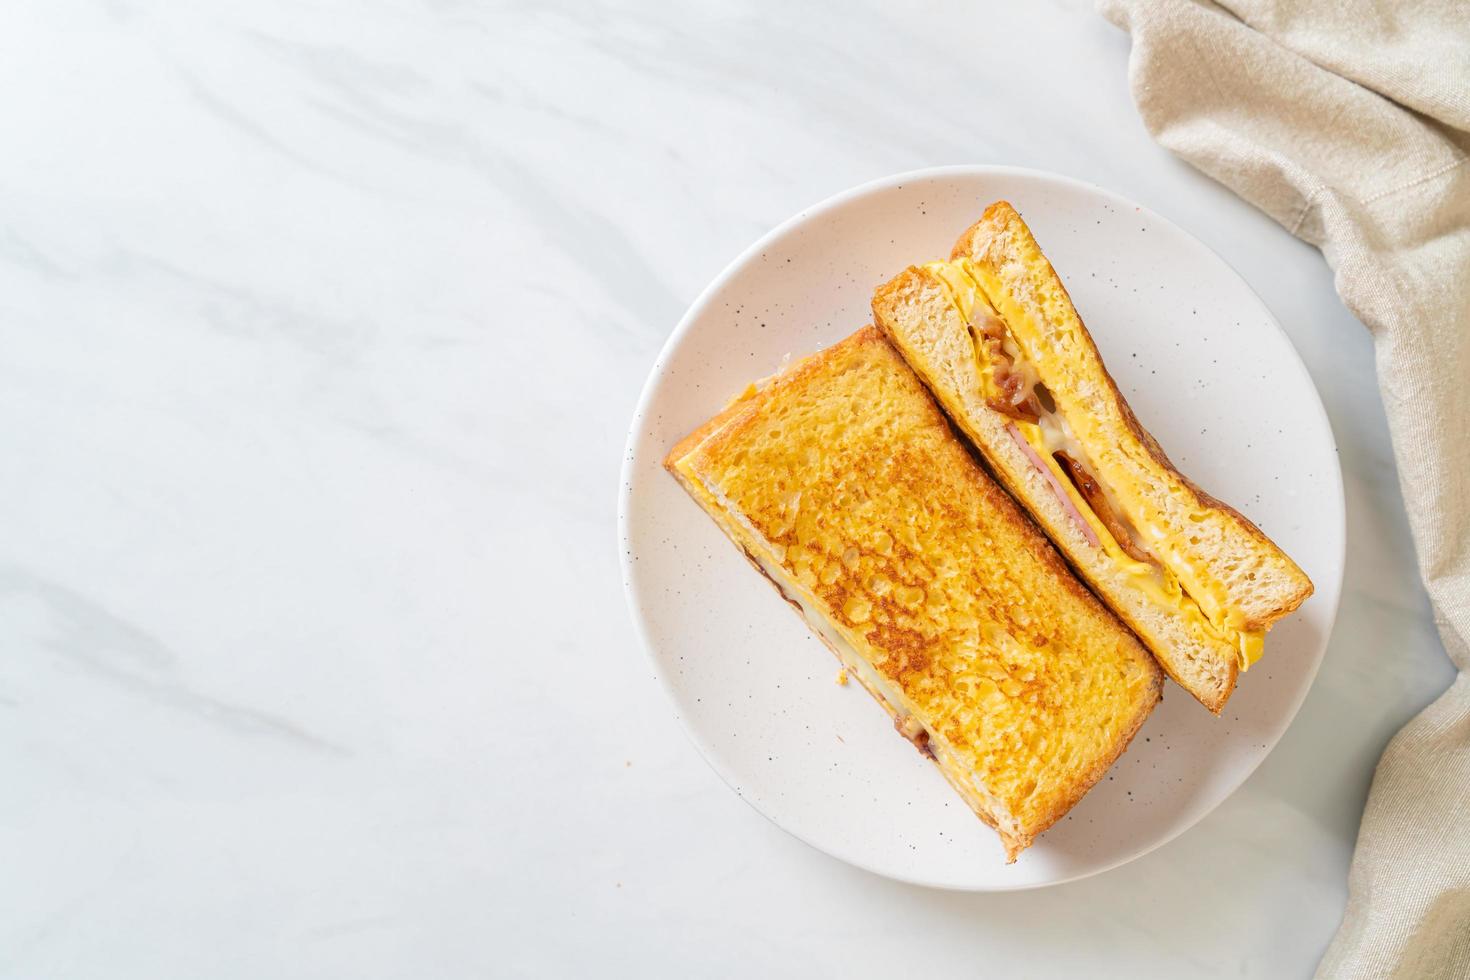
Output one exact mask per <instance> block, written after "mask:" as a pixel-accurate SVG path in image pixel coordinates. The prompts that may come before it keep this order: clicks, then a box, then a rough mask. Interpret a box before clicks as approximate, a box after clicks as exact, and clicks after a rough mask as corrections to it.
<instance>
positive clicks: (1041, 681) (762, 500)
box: [665, 327, 1162, 859]
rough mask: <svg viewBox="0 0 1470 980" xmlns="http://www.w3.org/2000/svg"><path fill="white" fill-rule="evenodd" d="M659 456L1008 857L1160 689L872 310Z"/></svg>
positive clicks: (1133, 646) (1119, 743) (1146, 660)
mask: <svg viewBox="0 0 1470 980" xmlns="http://www.w3.org/2000/svg"><path fill="white" fill-rule="evenodd" d="M665 465H666V466H667V467H668V468H669V469H670V470H671V472H673V473H674V475H675V476H676V477H677V478H678V479H679V480H680V482H681V483H682V484H683V485H684V486H685V487H686V489H688V490H689V492H690V493H691V495H692V496H693V497H694V498H695V499H696V500H697V501H698V502H699V503H700V504H701V505H702V506H704V507H705V509H706V510H708V511H709V512H710V513H711V516H712V517H714V518H715V520H716V522H717V523H718V524H719V525H720V527H721V528H722V529H723V530H724V531H725V532H726V533H727V534H728V535H729V536H730V537H731V538H732V539H734V541H735V543H736V544H737V545H739V546H740V547H741V549H742V550H743V551H745V552H746V555H747V557H748V558H751V560H752V561H753V562H754V561H755V557H754V553H760V554H761V556H762V558H763V559H764V560H765V561H766V562H767V563H768V564H769V565H770V567H771V568H772V569H774V570H775V571H776V572H777V573H778V574H779V575H780V576H781V578H782V581H775V579H774V578H773V583H774V584H775V585H776V586H777V588H778V590H779V591H780V592H782V594H783V595H786V597H787V599H788V601H792V600H794V599H795V598H799V599H800V600H801V602H802V603H805V604H806V605H807V607H808V608H810V609H812V610H814V611H815V613H816V614H817V615H820V616H821V617H822V619H823V620H824V621H825V622H826V623H827V624H829V625H830V627H831V628H832V629H833V630H835V631H836V633H838V634H840V635H841V636H842V638H843V640H844V642H845V643H847V644H848V645H850V646H851V647H852V649H853V651H854V652H855V653H856V655H857V656H859V657H860V658H861V659H862V660H863V661H864V662H866V663H867V664H868V665H869V666H870V667H871V668H872V670H873V671H874V672H875V673H874V677H875V683H881V685H883V686H886V687H888V688H889V689H890V690H889V691H888V692H887V693H886V695H885V693H884V692H883V691H880V690H878V689H876V688H875V687H874V684H870V683H869V680H868V679H866V678H864V677H862V676H861V674H860V675H859V680H860V681H862V683H863V684H864V687H866V688H868V689H869V691H870V693H872V694H874V696H875V697H876V698H878V699H879V700H880V702H882V703H883V704H884V705H885V708H886V709H887V710H889V711H890V713H894V714H897V713H899V712H903V713H904V714H905V715H906V716H908V717H912V718H915V719H918V720H919V721H920V722H921V723H922V724H923V725H924V726H925V729H926V732H927V735H928V738H929V745H930V746H931V747H933V748H934V749H935V750H936V752H937V754H938V755H939V756H940V757H941V758H942V759H947V760H949V762H948V763H947V764H944V763H942V764H941V765H940V768H941V772H943V773H944V775H945V777H946V778H947V779H949V780H950V782H951V783H952V784H954V785H955V787H956V789H957V790H958V791H959V792H960V794H961V796H962V797H964V798H965V799H966V802H967V803H969V804H970V805H971V807H972V808H973V809H975V810H976V812H977V813H978V814H979V815H980V816H981V819H982V820H985V821H986V822H987V823H989V824H991V825H992V826H995V827H996V828H997V830H998V831H999V832H1000V834H1001V836H1002V839H1003V841H1004V843H1005V845H1006V849H1007V853H1008V855H1009V856H1010V857H1011V858H1012V859H1014V856H1015V854H1016V853H1019V851H1020V850H1021V849H1023V848H1024V847H1026V846H1028V845H1029V844H1030V843H1031V841H1032V840H1034V839H1035V836H1036V835H1037V834H1039V833H1041V832H1042V831H1043V830H1045V829H1046V828H1047V827H1049V826H1051V824H1052V823H1054V822H1055V821H1056V820H1057V819H1059V818H1060V817H1061V816H1062V815H1063V814H1064V813H1066V812H1067V810H1068V809H1070V808H1071V807H1072V806H1073V805H1074V804H1075V803H1076V801H1077V800H1078V799H1080V797H1081V796H1082V795H1083V794H1084V793H1085V792H1086V791H1087V789H1089V788H1090V787H1091V786H1092V785H1093V784H1094V783H1095V782H1096V781H1097V780H1098V779H1100V778H1101V777H1102V775H1103V773H1105V772H1106V771H1107V769H1108V767H1109V766H1110V765H1111V764H1112V763H1113V761H1115V760H1116V759H1117V757H1118V756H1119V755H1120V754H1121V753H1122V751H1123V750H1124V748H1125V747H1126V746H1127V744H1128V741H1129V740H1130V739H1131V738H1132V737H1133V735H1134V733H1136V732H1137V730H1138V728H1139V727H1140V726H1141V725H1142V723H1143V721H1144V719H1145V718H1146V717H1147V715H1148V713H1149V712H1150V711H1151V710H1152V708H1153V706H1154V705H1155V704H1156V703H1157V701H1158V700H1159V697H1160V689H1161V685H1162V675H1161V674H1160V672H1159V669H1158V667H1157V665H1156V664H1155V663H1154V661H1153V659H1152V658H1151V657H1149V656H1148V655H1147V653H1146V652H1145V651H1144V650H1143V649H1142V647H1140V646H1139V645H1138V641H1137V640H1136V639H1135V638H1134V637H1133V636H1132V635H1131V634H1129V633H1128V632H1127V631H1126V630H1125V629H1124V628H1123V627H1122V626H1121V625H1120V624H1119V623H1118V622H1117V620H1116V618H1115V617H1114V616H1113V615H1112V614H1111V613H1110V612H1108V611H1107V610H1106V609H1105V608H1104V607H1103V606H1102V605H1100V604H1099V603H1098V601H1097V600H1096V598H1094V597H1093V596H1092V594H1091V593H1089V592H1088V591H1087V590H1086V589H1085V588H1083V586H1082V585H1081V584H1080V583H1078V582H1077V581H1076V579H1074V578H1073V577H1072V576H1071V575H1070V573H1069V572H1068V571H1067V569H1066V566H1065V564H1064V563H1063V562H1062V559H1061V558H1060V557H1059V556H1058V555H1057V553H1056V552H1055V550H1054V549H1053V548H1052V547H1051V545H1050V544H1049V543H1048V542H1047V541H1046V539H1045V537H1044V536H1042V534H1041V533H1040V532H1039V531H1038V530H1037V529H1036V528H1035V527H1034V526H1033V525H1031V523H1030V522H1029V521H1028V520H1027V519H1026V518H1025V516H1024V515H1023V514H1022V513H1021V511H1020V510H1019V509H1018V508H1017V507H1016V505H1015V504H1014V502H1012V501H1011V499H1010V498H1009V497H1008V496H1006V494H1005V493H1004V492H1003V491H1001V490H1000V488H999V487H997V486H996V485H995V484H994V483H992V482H991V481H990V480H989V478H988V477H986V476H985V474H984V473H983V471H982V470H981V469H980V467H979V465H978V464H977V463H976V461H975V460H974V458H973V457H972V456H971V455H970V454H969V452H967V451H966V449H965V447H964V445H963V444H962V443H961V442H960V441H959V440H958V439H957V438H956V437H955V435H954V434H953V432H952V431H951V430H950V428H949V425H948V423H947V421H946V420H945V418H944V416H943V415H942V414H941V413H940V411H939V409H938V408H937V407H936V406H935V405H934V403H933V400H932V399H931V398H930V396H929V395H928V393H927V392H926V391H925V390H924V388H923V386H922V385H921V384H920V383H919V381H918V379H917V378H915V377H914V375H913V373H912V372H911V371H910V370H909V369H908V367H907V366H906V365H905V364H904V363H903V361H902V359H901V358H900V357H899V356H898V355H897V353H896V352H894V351H893V349H892V348H891V347H890V346H889V345H888V343H887V342H886V341H885V340H884V339H883V337H882V336H881V335H880V334H879V332H878V331H877V330H876V329H874V328H872V327H867V328H864V329H862V330H860V331H858V332H857V333H856V334H854V335H853V336H851V337H849V338H848V339H847V340H844V341H842V342H841V343H839V344H836V345H834V346H833V347H831V348H829V349H828V350H826V351H824V352H822V353H820V354H816V355H813V356H812V357H809V358H807V359H805V360H803V361H802V362H800V363H798V364H797V365H795V366H794V367H793V368H792V369H791V370H790V371H788V372H786V373H785V374H783V375H781V376H780V377H779V378H777V379H776V380H775V381H773V382H772V383H771V384H770V385H769V386H768V387H766V388H765V389H764V390H762V391H760V392H758V393H756V394H755V395H753V396H751V397H750V398H748V399H746V400H745V401H742V402H737V403H736V404H734V405H731V406H730V407H728V408H727V409H726V410H725V411H723V412H721V413H720V414H719V415H718V416H716V418H715V419H713V420H711V422H710V423H707V424H706V425H705V426H702V427H701V428H700V429H698V430H696V432H695V433H693V434H691V436H690V437H688V438H686V439H684V440H681V442H680V443H679V445H678V446H676V447H675V449H674V451H673V452H671V453H670V455H669V457H668V459H666V460H665ZM757 564H759V563H757ZM762 570H763V571H765V569H762ZM768 577H771V576H770V575H769V574H768ZM793 604H797V603H795V602H794V601H793ZM818 632H819V635H820V634H821V631H820V630H819V631H818ZM823 638H824V640H825V639H826V637H823ZM1063 749H1065V750H1066V752H1068V753H1070V754H1071V761H1068V760H1066V759H1065V758H1064V756H1063V755H1062V751H1063Z"/></svg>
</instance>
